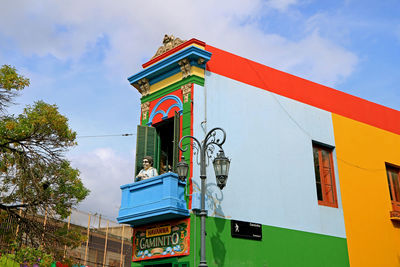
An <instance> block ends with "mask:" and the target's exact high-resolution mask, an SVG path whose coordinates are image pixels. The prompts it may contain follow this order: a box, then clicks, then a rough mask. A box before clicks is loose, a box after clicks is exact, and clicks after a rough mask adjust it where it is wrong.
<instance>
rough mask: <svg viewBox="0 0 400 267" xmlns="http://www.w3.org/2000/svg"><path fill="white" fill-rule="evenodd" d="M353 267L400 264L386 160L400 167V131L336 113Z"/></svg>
mask: <svg viewBox="0 0 400 267" xmlns="http://www.w3.org/2000/svg"><path fill="white" fill-rule="evenodd" d="M332 120H333V128H334V132H335V143H336V154H337V159H338V160H337V162H338V170H339V176H340V188H341V193H342V203H343V212H344V219H345V226H346V235H347V244H348V250H349V258H350V266H352V267H358V266H363V267H365V266H371V267H377V266H382V267H383V266H384V267H391V266H393V267H394V266H400V223H392V221H391V220H390V216H389V212H390V211H391V201H390V195H389V188H388V182H387V176H386V170H385V162H389V163H392V164H395V165H398V166H400V135H398V134H395V133H391V132H388V131H385V130H382V129H379V128H376V127H373V126H370V125H367V124H364V123H361V122H358V121H355V120H352V119H349V118H346V117H343V116H340V115H337V114H332Z"/></svg>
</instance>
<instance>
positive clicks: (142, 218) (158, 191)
mask: <svg viewBox="0 0 400 267" xmlns="http://www.w3.org/2000/svg"><path fill="white" fill-rule="evenodd" d="M185 185H186V183H185V182H182V181H180V180H179V179H178V175H177V174H175V173H172V172H169V173H165V174H162V175H159V176H156V177H152V178H150V179H147V180H143V181H140V182H136V183H131V184H126V185H123V186H121V190H122V200H121V208H120V210H119V214H118V218H117V220H118V222H119V223H126V224H130V225H131V226H138V225H143V224H148V223H154V222H159V221H164V220H170V219H177V218H182V217H188V216H189V210H188V209H187V207H186V201H185V198H184V194H185V193H184V192H185Z"/></svg>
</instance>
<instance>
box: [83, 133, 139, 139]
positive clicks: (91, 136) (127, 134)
mask: <svg viewBox="0 0 400 267" xmlns="http://www.w3.org/2000/svg"><path fill="white" fill-rule="evenodd" d="M133 135H136V134H133V133H125V134H103V135H78V136H77V137H76V138H95V137H115V136H124V137H125V136H133Z"/></svg>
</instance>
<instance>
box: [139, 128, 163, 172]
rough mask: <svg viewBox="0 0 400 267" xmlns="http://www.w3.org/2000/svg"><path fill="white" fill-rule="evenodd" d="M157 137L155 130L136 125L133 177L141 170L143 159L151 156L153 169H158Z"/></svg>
mask: <svg viewBox="0 0 400 267" xmlns="http://www.w3.org/2000/svg"><path fill="white" fill-rule="evenodd" d="M158 154H159V153H158V136H157V131H156V128H154V127H149V126H142V125H138V127H137V137H136V167H135V176H136V175H137V174H138V173H139V171H140V170H141V169H142V168H143V164H142V162H143V157H144V156H151V157H152V158H153V161H154V163H153V167H155V168H157V167H158V161H159V155H158Z"/></svg>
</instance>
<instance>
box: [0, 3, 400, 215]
mask: <svg viewBox="0 0 400 267" xmlns="http://www.w3.org/2000/svg"><path fill="white" fill-rule="evenodd" d="M166 2H167V1H147V2H144V1H128V0H126V1H106V0H97V1H94V0H89V1H77V0H72V1H50V0H44V1H40V2H38V1H22V0H13V1H4V2H3V3H2V8H1V10H0V64H10V65H13V66H15V67H16V68H17V69H18V70H19V72H20V73H22V74H24V75H26V76H27V77H29V78H30V79H31V86H30V87H29V88H27V89H26V90H24V92H23V94H22V95H21V96H20V97H19V98H18V99H17V101H18V103H20V105H18V106H17V107H14V108H12V109H11V111H12V112H19V111H21V109H22V108H23V106H24V105H25V104H29V103H33V101H36V100H40V99H42V100H44V101H46V102H49V103H55V104H57V105H58V106H59V109H60V112H61V113H62V114H65V115H66V116H67V117H68V118H69V122H70V125H71V127H72V128H73V129H74V130H75V131H77V133H78V136H88V135H89V136H92V135H107V134H123V133H135V132H136V125H137V124H138V119H139V109H140V105H139V103H140V100H139V98H140V95H139V93H138V92H137V91H136V90H135V89H134V88H133V87H131V86H130V85H129V83H128V81H127V80H126V79H127V77H129V76H130V75H132V74H135V73H136V72H138V71H140V70H141V64H142V63H144V62H146V61H147V60H149V59H150V58H151V57H152V56H153V54H154V53H155V52H156V50H157V48H158V47H159V46H160V45H161V42H162V39H163V36H164V34H165V33H167V34H174V35H175V36H177V37H180V38H181V39H190V38H197V39H200V40H202V41H205V42H207V43H208V44H210V45H213V46H216V47H219V48H221V49H224V50H227V51H230V52H233V53H235V54H238V55H241V56H243V57H247V58H249V59H252V60H255V61H258V62H260V63H263V64H265V65H268V66H271V67H274V68H277V69H280V70H283V71H286V72H289V73H292V74H294V75H298V76H300V77H303V78H306V79H309V80H312V81H315V82H318V83H322V84H324V85H328V86H331V87H333V88H335V89H338V90H341V91H344V92H347V93H350V94H353V95H356V96H359V97H362V98H364V99H367V100H370V101H373V102H376V103H379V104H382V105H385V106H388V107H390V108H393V109H397V110H400V88H399V84H400V67H399V62H400V16H399V14H400V2H399V1H397V0H385V1H360V0H359V1H352V0H347V1H316V0H315V1H314V0H304V1H301V0H269V1H258V0H248V1H239V0H233V1H228V0H220V1H212V0H204V1H185V0H180V1H168V3H166ZM135 140H136V138H135V136H131V137H103V138H101V137H96V138H84V137H81V138H78V143H79V145H78V146H77V147H76V148H75V149H73V150H72V151H70V153H69V154H68V157H69V158H70V159H71V160H72V162H73V164H74V166H76V167H78V168H79V169H80V170H81V175H82V179H83V181H84V183H85V185H86V186H88V187H89V188H90V189H91V191H92V194H91V195H90V196H89V197H88V199H87V200H85V202H84V203H82V205H81V206H80V209H82V210H85V211H89V212H93V213H94V212H97V213H102V214H104V215H105V216H107V217H108V218H111V219H113V218H115V216H116V214H117V211H118V207H119V204H120V199H119V197H120V192H119V185H120V184H124V183H128V182H131V181H132V176H133V168H134V167H133V166H134V164H133V163H134V150H135Z"/></svg>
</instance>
